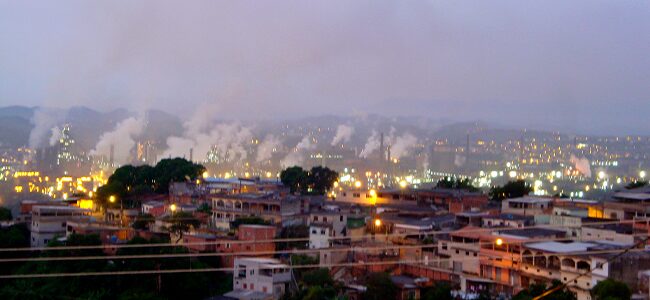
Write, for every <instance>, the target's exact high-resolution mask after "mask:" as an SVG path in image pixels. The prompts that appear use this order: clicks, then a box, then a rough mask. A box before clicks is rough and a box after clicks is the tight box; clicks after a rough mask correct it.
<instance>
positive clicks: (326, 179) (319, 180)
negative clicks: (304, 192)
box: [307, 166, 339, 195]
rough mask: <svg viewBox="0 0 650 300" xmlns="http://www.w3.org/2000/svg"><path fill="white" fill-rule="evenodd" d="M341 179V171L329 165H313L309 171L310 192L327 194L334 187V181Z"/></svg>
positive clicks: (308, 183)
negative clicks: (328, 166) (332, 168)
mask: <svg viewBox="0 0 650 300" xmlns="http://www.w3.org/2000/svg"><path fill="white" fill-rule="evenodd" d="M338 179H339V173H337V172H336V171H333V170H330V169H329V168H327V167H321V166H317V167H313V168H311V170H309V172H308V173H307V185H308V192H309V193H310V194H316V195H325V194H326V193H327V191H329V190H330V189H332V187H333V186H334V182H336V181H337V180H338Z"/></svg>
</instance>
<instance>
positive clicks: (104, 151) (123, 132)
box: [90, 117, 146, 165]
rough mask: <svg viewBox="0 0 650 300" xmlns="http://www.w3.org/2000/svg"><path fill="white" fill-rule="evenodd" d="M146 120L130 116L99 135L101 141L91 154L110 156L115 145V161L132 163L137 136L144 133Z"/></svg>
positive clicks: (120, 163) (119, 163)
mask: <svg viewBox="0 0 650 300" xmlns="http://www.w3.org/2000/svg"><path fill="white" fill-rule="evenodd" d="M145 125H146V122H145V120H144V118H143V117H130V118H127V119H126V120H123V121H121V122H120V123H118V124H117V125H116V126H115V128H114V129H113V130H112V131H109V132H105V133H103V134H102V135H101V136H100V137H99V142H97V145H95V148H94V149H93V150H91V151H90V155H94V156H100V155H101V156H104V157H106V158H108V157H109V156H110V152H111V147H113V159H114V163H116V164H118V165H122V164H127V163H130V162H131V161H132V160H133V158H134V156H133V147H134V146H135V143H136V138H137V137H138V136H139V135H140V134H142V131H143V130H144V128H145Z"/></svg>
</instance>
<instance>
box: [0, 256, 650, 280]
mask: <svg viewBox="0 0 650 300" xmlns="http://www.w3.org/2000/svg"><path fill="white" fill-rule="evenodd" d="M624 250H626V249H612V250H588V251H575V252H565V253H562V254H561V255H595V254H612V253H617V252H621V251H624ZM645 251H646V250H645V249H632V248H628V249H627V251H625V252H624V253H620V254H619V255H618V256H620V255H623V254H625V253H628V252H645ZM534 256H535V254H530V255H521V256H520V257H521V258H524V257H534ZM493 257H494V258H498V257H500V256H493ZM483 258H485V256H484V257H483ZM479 259H481V257H466V258H461V259H452V258H447V259H438V260H435V261H433V262H434V263H439V262H444V261H448V262H449V261H471V260H479ZM410 263H422V259H416V260H390V261H374V262H364V261H357V262H347V263H319V264H311V265H287V266H286V269H302V268H331V267H355V266H373V265H393V264H395V265H398V264H410ZM421 267H427V268H436V267H433V266H428V265H421ZM437 269H439V270H441V271H445V272H450V273H454V271H453V270H450V269H443V268H437ZM233 270H234V268H205V269H173V270H135V271H109V272H76V273H42V274H18V275H0V279H21V278H22V279H24V278H49V277H80V276H111V275H119V276H121V275H139V274H173V273H199V272H225V271H233Z"/></svg>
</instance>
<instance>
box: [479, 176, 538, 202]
mask: <svg viewBox="0 0 650 300" xmlns="http://www.w3.org/2000/svg"><path fill="white" fill-rule="evenodd" d="M532 191H533V188H532V187H531V186H530V185H529V184H528V183H526V181H524V180H521V179H520V180H516V181H508V182H507V183H506V184H505V185H503V186H494V187H492V188H491V189H490V198H491V199H492V200H499V201H500V200H503V199H509V198H517V197H523V196H526V195H528V194H529V193H530V192H532Z"/></svg>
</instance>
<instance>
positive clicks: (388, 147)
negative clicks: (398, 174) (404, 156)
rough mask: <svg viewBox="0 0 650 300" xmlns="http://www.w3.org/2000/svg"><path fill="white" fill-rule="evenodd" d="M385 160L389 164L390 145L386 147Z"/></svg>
mask: <svg viewBox="0 0 650 300" xmlns="http://www.w3.org/2000/svg"><path fill="white" fill-rule="evenodd" d="M386 160H388V163H390V145H388V146H386Z"/></svg>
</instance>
